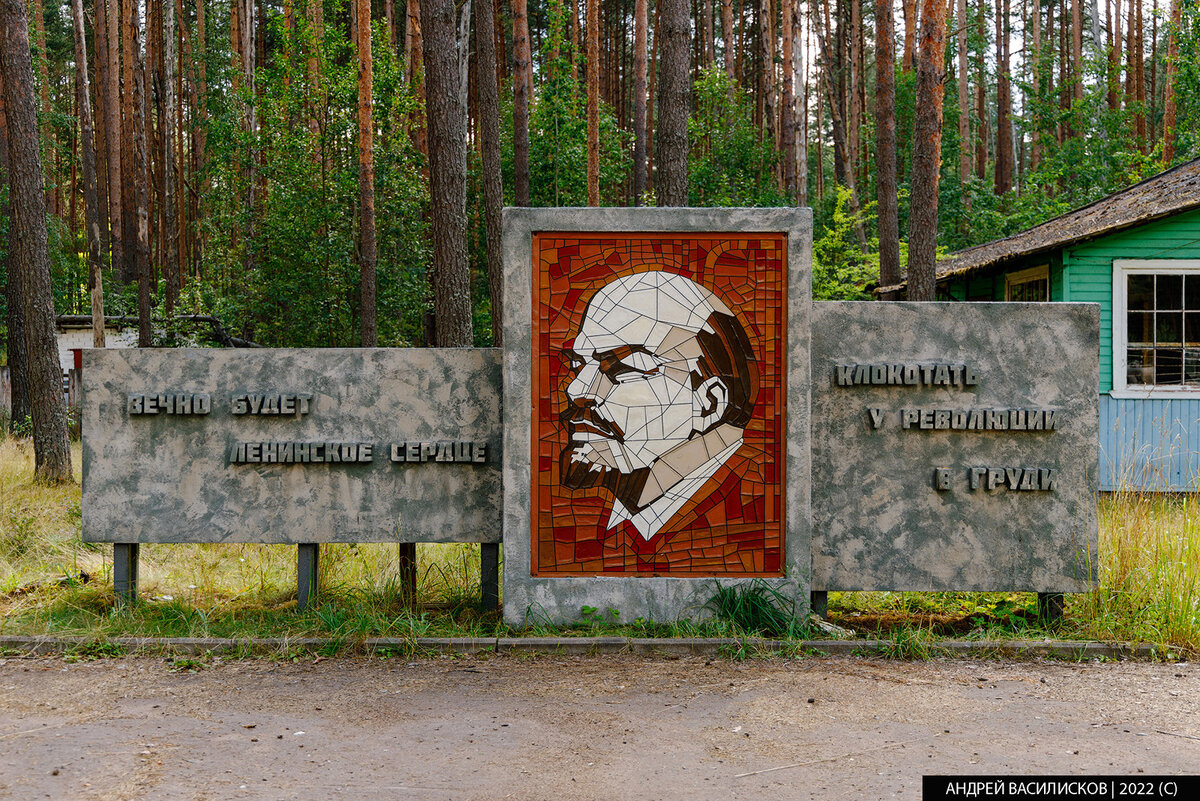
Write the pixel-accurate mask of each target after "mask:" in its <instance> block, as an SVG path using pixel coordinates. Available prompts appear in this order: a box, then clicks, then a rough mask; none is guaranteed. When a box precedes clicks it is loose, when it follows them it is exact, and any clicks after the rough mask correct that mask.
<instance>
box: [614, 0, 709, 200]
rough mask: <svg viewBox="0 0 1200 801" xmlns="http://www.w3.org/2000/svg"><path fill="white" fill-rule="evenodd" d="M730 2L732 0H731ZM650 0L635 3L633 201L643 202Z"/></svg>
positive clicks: (644, 190)
mask: <svg viewBox="0 0 1200 801" xmlns="http://www.w3.org/2000/svg"><path fill="white" fill-rule="evenodd" d="M727 2H728V0H727ZM648 22H649V3H648V2H647V0H634V5H633V205H635V206H640V205H642V196H643V195H644V194H645V193H646V168H647V161H646V38H647V28H648Z"/></svg>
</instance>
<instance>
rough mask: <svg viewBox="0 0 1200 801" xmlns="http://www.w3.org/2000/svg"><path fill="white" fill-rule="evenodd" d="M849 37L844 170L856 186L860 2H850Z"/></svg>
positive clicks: (860, 106) (860, 118) (860, 117)
mask: <svg viewBox="0 0 1200 801" xmlns="http://www.w3.org/2000/svg"><path fill="white" fill-rule="evenodd" d="M849 33H850V35H849V37H848V40H849V41H848V42H847V44H848V50H849V58H848V62H849V66H850V69H849V72H848V75H847V82H846V170H847V173H853V174H854V183H855V185H856V186H857V185H858V176H859V166H860V158H859V157H860V155H861V154H860V151H861V149H862V148H861V144H862V143H861V137H860V131H861V130H862V121H863V104H862V96H861V90H862V86H861V84H862V75H863V74H862V70H861V69H860V61H861V59H862V51H863V47H862V37H863V32H862V0H850V31H849Z"/></svg>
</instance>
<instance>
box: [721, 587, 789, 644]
mask: <svg viewBox="0 0 1200 801" xmlns="http://www.w3.org/2000/svg"><path fill="white" fill-rule="evenodd" d="M704 608H705V609H706V610H708V611H709V612H711V613H712V614H713V617H715V618H717V619H718V620H723V621H726V622H728V623H731V624H733V626H734V627H735V629H736V630H737V631H738V632H740V633H743V634H760V635H766V636H768V637H788V638H790V639H799V638H802V637H804V636H806V635H807V633H808V630H807V627H806V626H805V624H804V621H802V620H801V619H800V618H799V617H797V615H796V604H795V602H794V601H793V600H792V599H791V598H788V597H787V596H786V595H784V594H783V593H781V592H779V591H778V590H776V589H775V588H774V587H772V586H771V585H769V584H767V583H766V582H764V581H762V580H759V579H756V580H754V581H751V582H749V583H746V584H725V585H723V584H721V583H720V582H715V593H714V594H713V596H712V598H710V599H709V600H708V603H707V604H705V605H704Z"/></svg>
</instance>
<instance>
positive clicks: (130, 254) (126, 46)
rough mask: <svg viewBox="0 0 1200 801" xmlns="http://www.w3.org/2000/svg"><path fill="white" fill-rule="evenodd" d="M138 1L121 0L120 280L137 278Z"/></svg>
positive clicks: (122, 281) (126, 282) (125, 281)
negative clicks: (135, 84)
mask: <svg viewBox="0 0 1200 801" xmlns="http://www.w3.org/2000/svg"><path fill="white" fill-rule="evenodd" d="M137 9H138V2H137V0H121V13H122V18H121V22H122V26H121V28H122V35H121V40H122V48H121V49H122V51H123V52H122V59H121V74H122V82H121V118H122V119H121V152H122V154H123V155H124V156H126V158H122V159H121V184H120V187H121V257H122V263H121V283H124V284H129V283H133V282H134V281H137V280H138V270H137V181H138V173H137V168H136V165H135V164H134V159H135V158H136V154H135V152H134V148H135V146H136V145H135V143H134V133H133V127H134V117H135V116H136V115H135V113H134V104H133V74H134V72H135V70H134V60H135V59H136V58H137V52H136V50H135V49H134V46H133V45H132V44H131V42H133V41H134V39H135V37H136V34H137Z"/></svg>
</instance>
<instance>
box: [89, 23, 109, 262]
mask: <svg viewBox="0 0 1200 801" xmlns="http://www.w3.org/2000/svg"><path fill="white" fill-rule="evenodd" d="M93 6H94V13H95V25H94V27H93V30H92V34H93V36H94V38H93V39H92V51H91V53H92V62H91V64H90V66H89V71H90V74H91V77H92V82H93V86H94V87H95V93H94V96H93V97H94V105H93V111H92V119H93V120H94V121H95V125H94V128H93V134H94V136H95V140H96V200H97V203H98V204H99V205H98V206H97V208H98V210H99V213H100V254H101V256H102V257H103V258H104V259H106V260H107V259H108V253H109V247H110V244H109V241H108V143H107V142H106V141H105V139H104V68H105V67H106V66H107V62H108V42H107V40H106V37H105V31H106V30H107V25H108V15H107V11H106V9H105V2H104V0H95V2H94V4H93Z"/></svg>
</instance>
